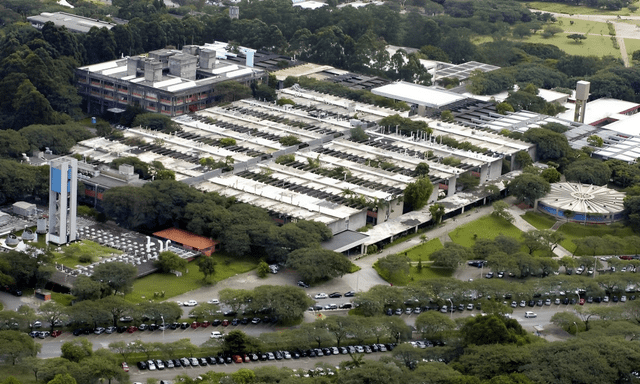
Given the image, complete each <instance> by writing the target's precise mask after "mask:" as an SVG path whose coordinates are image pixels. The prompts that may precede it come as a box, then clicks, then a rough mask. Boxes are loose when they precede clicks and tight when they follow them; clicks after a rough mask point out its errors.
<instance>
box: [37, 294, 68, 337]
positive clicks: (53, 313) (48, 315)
mask: <svg viewBox="0 0 640 384" xmlns="http://www.w3.org/2000/svg"><path fill="white" fill-rule="evenodd" d="M39 311H40V314H41V315H42V317H43V318H44V320H45V321H46V322H47V323H49V325H50V326H51V331H52V332H53V327H54V326H55V325H56V323H58V322H60V321H62V319H63V318H64V317H65V316H66V312H65V308H64V307H63V306H62V305H60V304H58V303H57V302H55V301H48V302H46V303H44V304H42V305H41V306H40V308H39Z"/></svg>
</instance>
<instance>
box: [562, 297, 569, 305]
mask: <svg viewBox="0 0 640 384" xmlns="http://www.w3.org/2000/svg"><path fill="white" fill-rule="evenodd" d="M562 304H564V305H569V298H568V297H565V298H564V299H562Z"/></svg>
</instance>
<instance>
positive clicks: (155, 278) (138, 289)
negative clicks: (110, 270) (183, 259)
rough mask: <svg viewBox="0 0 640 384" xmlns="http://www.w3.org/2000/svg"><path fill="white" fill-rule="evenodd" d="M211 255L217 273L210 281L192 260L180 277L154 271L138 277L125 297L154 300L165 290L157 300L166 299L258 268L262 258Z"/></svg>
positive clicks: (134, 300) (131, 299)
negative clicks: (156, 295)
mask: <svg viewBox="0 0 640 384" xmlns="http://www.w3.org/2000/svg"><path fill="white" fill-rule="evenodd" d="M211 257H212V258H213V259H214V260H215V261H216V263H217V265H216V273H215V274H214V275H213V276H212V277H209V282H208V283H205V282H204V281H203V280H202V278H203V277H204V275H203V274H202V273H201V272H200V270H199V269H198V266H197V265H196V264H195V263H194V262H190V263H189V264H188V265H187V270H188V272H186V273H183V274H182V276H180V277H177V276H175V275H171V274H162V273H154V274H151V275H149V276H145V277H142V278H140V279H137V280H136V282H135V283H134V284H133V291H132V293H129V294H127V295H126V296H125V299H127V300H128V301H130V302H133V303H140V302H143V301H147V300H154V293H155V292H162V291H164V293H165V296H164V298H161V297H159V298H157V299H155V300H159V301H161V300H166V299H168V298H171V297H174V296H177V295H180V294H183V293H185V292H189V291H192V290H194V289H198V288H200V287H203V286H206V285H209V284H213V283H215V282H217V281H221V280H224V279H227V278H229V277H231V276H235V275H237V274H239V273H245V272H248V271H250V270H252V269H254V268H256V267H257V266H258V263H259V262H260V260H257V259H247V260H234V258H232V257H231V256H227V255H224V254H218V253H216V254H214V255H212V256H211Z"/></svg>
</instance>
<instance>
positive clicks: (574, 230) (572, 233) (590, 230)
mask: <svg viewBox="0 0 640 384" xmlns="http://www.w3.org/2000/svg"><path fill="white" fill-rule="evenodd" d="M558 232H561V233H562V234H563V235H564V236H565V239H564V240H563V241H562V242H561V243H560V245H562V246H563V247H564V248H565V249H566V250H567V251H569V252H575V250H576V246H575V244H573V241H572V240H573V239H579V238H582V237H587V236H604V235H611V236H616V237H620V238H624V237H627V236H634V235H635V233H634V232H633V230H632V229H631V228H630V227H625V226H624V225H622V224H620V223H617V224H611V225H583V224H578V223H565V224H562V226H561V227H560V229H558ZM635 252H636V250H635V249H634V248H631V247H629V248H628V249H625V250H624V251H623V253H631V254H635ZM605 253H607V252H605ZM582 254H583V253H582V252H579V253H576V255H582ZM607 254H608V253H607Z"/></svg>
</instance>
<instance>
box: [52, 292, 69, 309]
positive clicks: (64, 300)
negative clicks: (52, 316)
mask: <svg viewBox="0 0 640 384" xmlns="http://www.w3.org/2000/svg"><path fill="white" fill-rule="evenodd" d="M51 300H53V301H55V302H56V303H58V304H61V305H64V306H65V307H70V306H71V301H73V296H71V295H67V294H64V293H58V292H51Z"/></svg>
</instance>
